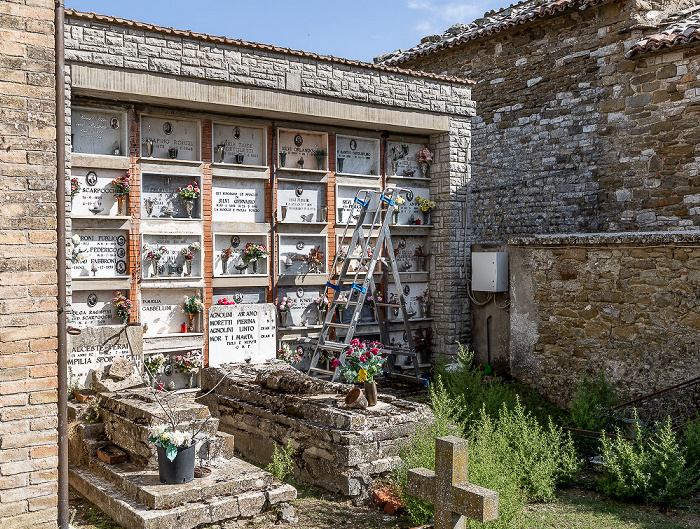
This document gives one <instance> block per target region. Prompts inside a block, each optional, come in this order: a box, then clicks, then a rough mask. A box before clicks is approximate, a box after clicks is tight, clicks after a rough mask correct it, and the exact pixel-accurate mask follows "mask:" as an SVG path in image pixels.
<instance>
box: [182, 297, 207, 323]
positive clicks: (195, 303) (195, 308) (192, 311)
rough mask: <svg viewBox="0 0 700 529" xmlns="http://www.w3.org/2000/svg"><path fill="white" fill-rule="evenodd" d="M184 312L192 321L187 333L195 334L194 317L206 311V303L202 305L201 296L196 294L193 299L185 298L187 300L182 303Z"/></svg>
mask: <svg viewBox="0 0 700 529" xmlns="http://www.w3.org/2000/svg"><path fill="white" fill-rule="evenodd" d="M182 311H183V312H184V313H185V314H187V317H188V318H189V319H190V322H189V324H188V325H187V331H188V332H194V317H195V315H196V314H199V313H200V312H202V311H204V303H202V299H201V298H200V297H199V294H195V295H194V296H192V297H188V296H185V300H184V302H183V303H182Z"/></svg>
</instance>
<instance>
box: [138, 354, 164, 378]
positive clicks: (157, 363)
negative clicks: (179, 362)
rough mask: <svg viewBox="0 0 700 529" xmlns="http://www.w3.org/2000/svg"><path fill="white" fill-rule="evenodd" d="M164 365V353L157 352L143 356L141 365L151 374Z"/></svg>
mask: <svg viewBox="0 0 700 529" xmlns="http://www.w3.org/2000/svg"><path fill="white" fill-rule="evenodd" d="M164 365H165V355H164V354H163V353H157V354H153V355H149V356H146V357H144V359H143V366H144V367H145V368H146V369H147V370H148V371H149V372H150V373H151V374H153V375H155V374H156V373H157V372H158V371H160V369H161V368H162V367H163V366H164Z"/></svg>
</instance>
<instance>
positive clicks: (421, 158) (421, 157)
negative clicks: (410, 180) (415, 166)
mask: <svg viewBox="0 0 700 529" xmlns="http://www.w3.org/2000/svg"><path fill="white" fill-rule="evenodd" d="M433 156H435V153H433V152H430V149H428V148H427V147H426V148H425V149H422V150H420V151H418V163H427V164H428V165H430V164H431V163H433Z"/></svg>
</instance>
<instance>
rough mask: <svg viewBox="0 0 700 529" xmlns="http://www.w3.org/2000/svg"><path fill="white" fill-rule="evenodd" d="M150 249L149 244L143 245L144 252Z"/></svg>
mask: <svg viewBox="0 0 700 529" xmlns="http://www.w3.org/2000/svg"><path fill="white" fill-rule="evenodd" d="M150 249H151V247H150V245H149V244H148V243H147V242H145V243H143V251H144V252H147V251H148V250H150Z"/></svg>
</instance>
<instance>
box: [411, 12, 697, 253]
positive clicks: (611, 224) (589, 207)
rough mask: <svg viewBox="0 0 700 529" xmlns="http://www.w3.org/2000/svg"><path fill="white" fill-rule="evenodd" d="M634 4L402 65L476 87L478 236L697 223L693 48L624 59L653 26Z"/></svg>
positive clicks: (549, 20)
mask: <svg viewBox="0 0 700 529" xmlns="http://www.w3.org/2000/svg"><path fill="white" fill-rule="evenodd" d="M635 4H636V3H635V2H628V3H624V4H623V3H622V2H617V1H613V2H606V3H603V4H601V5H599V6H597V7H590V8H588V9H585V10H579V9H576V8H573V9H570V10H568V11H567V12H565V13H564V14H559V15H555V16H547V17H545V18H543V19H538V20H537V21H534V22H530V23H526V24H524V25H522V26H521V25H517V26H515V27H514V28H512V29H510V30H507V31H502V32H500V33H496V34H494V35H492V36H490V37H485V38H480V39H477V40H475V41H470V42H468V43H467V44H464V45H461V46H458V47H456V48H453V49H451V50H449V51H447V52H442V53H437V54H435V55H428V56H427V57H422V58H418V59H414V60H411V61H408V62H404V63H401V66H405V67H408V68H413V69H420V70H424V71H428V72H433V73H441V74H446V75H461V76H467V77H470V78H472V79H474V80H476V81H477V85H476V86H475V87H474V89H473V99H474V101H475V102H476V105H477V117H476V118H475V119H474V121H473V130H472V139H473V143H472V159H473V162H474V164H473V168H472V177H473V180H472V182H471V184H470V187H471V191H472V192H471V193H470V197H471V199H472V200H471V205H472V215H471V224H472V226H473V229H474V235H475V237H474V240H475V242H505V240H506V239H507V238H508V237H509V236H511V235H513V234H538V233H576V232H586V233H589V232H597V231H601V232H607V231H647V230H675V229H697V226H698V225H700V216H699V214H700V208H698V209H697V210H696V205H697V204H698V203H700V198H698V197H700V175H698V166H699V164H700V141H698V140H699V139H700V119H699V118H700V105H699V104H698V103H700V91H699V90H700V88H699V87H700V78H699V75H700V61H699V60H698V57H699V55H698V54H697V46H695V47H693V46H685V47H676V48H673V49H671V50H670V51H668V50H667V51H663V52H652V53H646V54H643V55H641V56H638V57H637V58H633V59H632V60H627V59H625V58H624V54H625V52H626V51H627V50H628V49H629V48H630V47H631V46H632V44H633V43H635V42H636V41H638V40H639V39H641V38H642V37H643V35H645V34H648V33H650V32H653V31H652V30H650V29H645V30H643V29H639V28H640V26H639V25H638V24H637V21H638V20H637V19H638V17H639V15H640V14H644V11H643V10H642V9H640V8H638V7H635ZM662 7H663V6H662ZM635 24H637V25H636V28H635V29H632V28H633V26H634V25H635ZM482 164H483V165H487V166H489V167H484V166H483V165H482Z"/></svg>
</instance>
